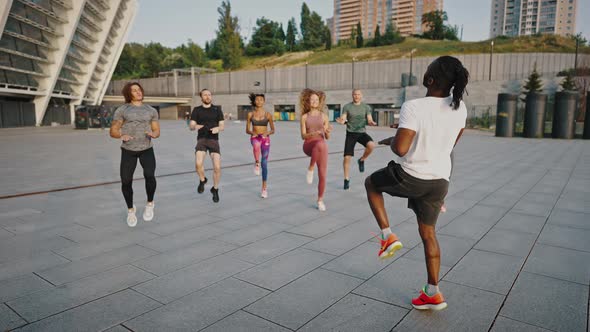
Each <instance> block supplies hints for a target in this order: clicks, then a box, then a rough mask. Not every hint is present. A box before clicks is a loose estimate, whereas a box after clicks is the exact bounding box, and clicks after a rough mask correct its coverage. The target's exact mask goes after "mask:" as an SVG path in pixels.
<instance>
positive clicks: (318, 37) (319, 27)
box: [300, 2, 325, 50]
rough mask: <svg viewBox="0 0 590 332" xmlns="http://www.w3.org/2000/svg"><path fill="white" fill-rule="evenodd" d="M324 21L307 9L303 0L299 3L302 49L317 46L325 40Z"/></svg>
mask: <svg viewBox="0 0 590 332" xmlns="http://www.w3.org/2000/svg"><path fill="white" fill-rule="evenodd" d="M324 26H325V25H324V21H323V20H322V17H321V16H320V15H319V14H318V13H316V12H315V11H314V12H311V11H310V10H309V7H308V6H307V4H306V3H305V2H304V3H303V4H302V5H301V24H300V28H301V44H302V46H303V49H305V50H309V49H313V48H316V47H319V46H321V45H323V44H324V42H325V33H324Z"/></svg>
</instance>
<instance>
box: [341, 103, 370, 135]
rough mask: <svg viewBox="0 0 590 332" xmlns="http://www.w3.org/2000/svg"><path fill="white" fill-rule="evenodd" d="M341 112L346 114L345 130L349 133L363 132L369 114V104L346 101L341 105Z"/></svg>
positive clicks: (365, 130)
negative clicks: (346, 102)
mask: <svg viewBox="0 0 590 332" xmlns="http://www.w3.org/2000/svg"><path fill="white" fill-rule="evenodd" d="M342 113H343V114H346V120H347V122H346V131H348V132H349V133H365V132H367V129H366V128H365V127H366V126H367V115H369V114H371V106H369V105H367V104H365V103H360V104H358V105H355V104H354V103H348V104H346V105H344V107H342Z"/></svg>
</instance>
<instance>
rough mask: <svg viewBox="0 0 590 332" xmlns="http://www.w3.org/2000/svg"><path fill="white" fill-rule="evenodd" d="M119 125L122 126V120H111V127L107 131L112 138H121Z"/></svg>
mask: <svg viewBox="0 0 590 332" xmlns="http://www.w3.org/2000/svg"><path fill="white" fill-rule="evenodd" d="M121 126H123V121H121V120H113V122H112V123H111V129H110V131H109V134H110V135H111V137H112V138H121Z"/></svg>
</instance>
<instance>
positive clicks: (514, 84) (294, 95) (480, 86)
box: [191, 77, 563, 119]
mask: <svg viewBox="0 0 590 332" xmlns="http://www.w3.org/2000/svg"><path fill="white" fill-rule="evenodd" d="M562 79H563V78H562V77H553V78H545V79H543V87H544V91H545V92H546V93H548V94H553V93H555V91H557V90H558V88H559V84H560V83H561V80H562ZM525 81H526V80H504V81H479V82H478V81H476V82H471V83H469V85H468V86H467V93H468V94H467V95H465V96H464V102H465V104H466V105H467V108H468V110H470V113H469V114H470V116H477V114H478V111H481V110H485V111H487V110H488V109H490V110H491V112H493V113H495V111H496V102H497V98H498V94H499V93H516V94H518V93H520V91H521V90H522V85H524V83H525ZM325 92H326V104H340V105H341V106H344V104H346V103H349V102H350V101H351V100H352V97H351V92H352V91H351V89H346V90H327V91H325ZM362 92H363V101H364V102H365V103H368V104H394V105H395V106H396V107H400V106H401V105H402V103H403V102H404V100H411V99H416V98H421V97H424V96H425V95H426V88H424V87H423V86H421V85H420V86H412V87H407V88H393V89H363V90H362ZM213 103H214V104H216V105H221V107H222V109H223V112H224V113H231V114H232V118H234V119H236V118H237V109H238V106H239V105H249V103H250V100H249V99H248V95H247V94H245V93H242V94H214V95H213ZM200 104H201V99H200V98H199V97H198V96H196V97H194V98H193V100H192V101H191V107H195V106H197V105H200ZM275 105H295V107H296V112H297V119H298V118H299V114H300V108H299V93H298V92H278V93H267V94H266V103H265V108H266V110H267V111H269V112H272V111H273V110H274V106H275Z"/></svg>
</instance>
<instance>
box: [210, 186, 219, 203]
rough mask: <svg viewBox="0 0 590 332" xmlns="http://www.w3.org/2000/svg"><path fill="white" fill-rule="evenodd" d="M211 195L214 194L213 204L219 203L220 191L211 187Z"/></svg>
mask: <svg viewBox="0 0 590 332" xmlns="http://www.w3.org/2000/svg"><path fill="white" fill-rule="evenodd" d="M211 193H212V194H213V202H215V203H217V202H219V189H215V187H211Z"/></svg>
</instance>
